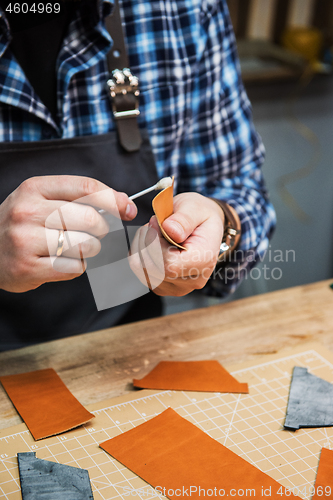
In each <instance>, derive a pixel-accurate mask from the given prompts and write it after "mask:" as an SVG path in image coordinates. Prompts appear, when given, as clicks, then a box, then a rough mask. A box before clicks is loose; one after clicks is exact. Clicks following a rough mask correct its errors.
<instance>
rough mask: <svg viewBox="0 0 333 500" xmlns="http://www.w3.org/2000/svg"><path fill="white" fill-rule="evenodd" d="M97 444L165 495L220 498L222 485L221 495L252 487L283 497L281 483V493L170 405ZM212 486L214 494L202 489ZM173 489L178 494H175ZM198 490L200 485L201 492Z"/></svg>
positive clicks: (257, 495)
mask: <svg viewBox="0 0 333 500" xmlns="http://www.w3.org/2000/svg"><path fill="white" fill-rule="evenodd" d="M100 446H101V448H103V450H105V451H107V452H108V453H109V454H110V455H112V456H113V457H114V458H116V459H117V460H118V461H119V462H121V463H122V464H123V465H125V466H126V467H128V468H129V469H131V470H132V471H133V472H134V473H135V474H137V475H139V476H140V477H141V478H142V479H144V480H145V481H147V482H148V483H149V484H151V485H152V486H153V487H154V488H156V487H158V488H159V491H161V490H160V488H161V489H163V488H165V495H166V496H167V497H169V498H179V497H180V498H185V497H186V496H189V497H191V498H192V499H196V498H198V499H201V500H202V498H203V497H205V498H206V497H207V496H211V497H212V498H220V497H222V496H223V495H219V490H222V489H223V490H225V495H224V496H225V497H227V496H229V498H230V497H233V498H241V497H242V498H245V492H246V490H249V489H253V488H254V489H255V495H253V494H252V497H254V496H255V498H268V497H269V498H270V500H281V498H284V499H285V498H287V496H286V495H284V489H283V491H282V493H283V494H282V495H280V494H278V493H277V492H278V490H279V489H280V488H281V485H280V484H279V483H278V482H277V481H275V480H274V479H272V478H270V477H269V476H267V474H265V473H264V472H261V471H260V470H259V469H257V468H256V467H254V466H253V465H251V464H250V463H248V462H246V461H245V460H244V459H243V458H241V457H239V456H238V455H236V454H235V453H234V452H232V451H231V450H229V449H228V448H226V447H225V446H223V445H222V444H220V443H219V442H218V441H215V440H214V439H212V438H211V437H210V436H208V435H207V434H206V433H205V432H203V431H202V430H200V429H199V428H198V427H196V426H195V425H193V424H192V423H190V422H188V421H187V420H186V419H185V418H183V417H181V416H179V415H178V414H177V413H176V412H175V411H174V410H172V409H171V408H168V409H167V410H165V411H164V412H163V413H161V414H159V415H158V416H157V417H154V418H152V419H151V420H149V421H148V422H145V423H144V424H141V425H138V426H137V427H135V428H134V429H131V430H129V431H127V432H125V433H124V434H120V435H119V436H116V437H114V438H113V439H109V440H108V441H105V442H104V443H102V444H100ZM191 486H192V488H193V487H195V486H196V487H197V489H198V490H197V491H196V492H193V491H192V494H191V495H189V492H190V487H191ZM199 487H200V488H201V492H200V491H199ZM183 488H184V489H187V492H188V493H187V495H186V494H184V493H183V491H184V490H183ZM214 488H216V494H215V496H214V495H212V494H210V495H209V494H207V491H208V490H212V489H213V490H214ZM262 489H264V490H266V491H267V493H268V490H269V489H270V494H269V495H266V496H263V495H262ZM171 490H173V492H174V494H172V491H171ZM176 490H178V491H176ZM179 490H180V492H181V493H182V494H180V495H179V494H177V493H179ZM202 490H205V492H206V494H205V496H204V494H203V492H202ZM231 490H233V491H231ZM239 490H243V496H242V495H241V494H240V495H237V494H236V495H235V494H234V491H236V492H238V491H239ZM281 490H282V488H281V489H280V492H281ZM162 493H163V491H162ZM199 493H201V494H199ZM248 496H250V493H248ZM288 498H289V496H288ZM293 498H300V497H296V496H293Z"/></svg>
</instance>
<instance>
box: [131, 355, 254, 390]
mask: <svg viewBox="0 0 333 500" xmlns="http://www.w3.org/2000/svg"><path fill="white" fill-rule="evenodd" d="M133 385H134V387H138V388H140V389H165V390H173V391H203V392H235V393H243V394H248V392H249V388H248V385H247V384H245V383H240V382H238V381H237V380H236V379H235V378H234V377H233V376H232V375H230V373H229V372H228V371H227V370H226V369H225V368H223V366H221V365H220V363H219V362H218V361H216V360H208V361H161V362H160V363H158V365H157V366H155V368H153V370H152V371H151V372H149V373H148V375H146V376H145V377H144V378H142V379H141V380H137V379H134V380H133Z"/></svg>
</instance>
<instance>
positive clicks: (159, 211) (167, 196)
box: [153, 179, 187, 250]
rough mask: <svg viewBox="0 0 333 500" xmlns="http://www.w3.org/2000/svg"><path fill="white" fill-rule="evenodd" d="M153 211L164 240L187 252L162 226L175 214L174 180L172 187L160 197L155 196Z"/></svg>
mask: <svg viewBox="0 0 333 500" xmlns="http://www.w3.org/2000/svg"><path fill="white" fill-rule="evenodd" d="M153 210H154V213H155V215H156V219H157V222H158V225H159V227H160V230H161V233H162V234H163V236H164V238H165V239H166V240H167V241H168V242H169V243H171V245H174V246H176V247H178V248H180V249H181V250H187V248H185V247H183V246H182V245H179V243H176V242H175V241H174V240H173V239H172V238H170V236H169V235H168V234H167V233H166V232H165V231H164V229H163V227H162V224H163V222H164V221H165V219H167V218H168V217H170V215H172V214H173V179H172V186H169V187H167V188H165V189H163V191H161V192H160V193H158V195H156V196H155V198H154V199H153Z"/></svg>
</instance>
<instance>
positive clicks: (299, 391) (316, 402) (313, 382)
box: [284, 366, 333, 430]
mask: <svg viewBox="0 0 333 500" xmlns="http://www.w3.org/2000/svg"><path fill="white" fill-rule="evenodd" d="M330 426H333V384H330V383H329V382H327V381H326V380H323V379H321V378H319V377H316V376H315V375H312V374H311V373H308V370H307V368H303V367H300V366H295V368H294V370H293V375H292V379H291V384H290V390H289V399H288V406H287V413H286V419H285V422H284V428H285V429H290V430H297V429H300V428H307V427H330Z"/></svg>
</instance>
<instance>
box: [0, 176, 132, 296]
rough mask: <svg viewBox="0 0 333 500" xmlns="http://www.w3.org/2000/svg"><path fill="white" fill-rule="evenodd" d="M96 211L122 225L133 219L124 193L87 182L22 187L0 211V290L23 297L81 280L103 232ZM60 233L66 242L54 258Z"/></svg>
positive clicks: (71, 179) (67, 179) (39, 181)
mask: <svg viewBox="0 0 333 500" xmlns="http://www.w3.org/2000/svg"><path fill="white" fill-rule="evenodd" d="M69 202H70V203H69ZM100 208H101V209H104V210H105V211H106V212H109V213H111V214H113V215H114V216H115V217H120V218H121V219H123V220H127V221H128V220H132V219H133V218H134V217H135V216H136V213H137V209H136V206H135V205H134V203H133V202H132V201H131V200H129V198H128V196H127V195H126V194H125V193H119V192H117V191H114V190H113V189H111V188H109V187H108V186H106V185H105V184H103V183H101V182H99V181H97V180H95V179H90V178H88V177H78V176H67V175H63V176H44V177H32V178H30V179H28V180H26V181H24V182H23V183H22V184H21V185H20V186H19V187H18V188H17V189H16V190H15V191H14V192H13V193H11V194H10V195H9V196H8V198H6V200H5V201H4V202H3V203H2V204H1V205H0V288H1V289H3V290H7V291H10V292H25V291H27V290H33V289H35V288H37V287H38V286H40V285H41V284H43V283H46V282H50V281H64V280H70V279H73V278H75V277H77V276H79V275H81V274H82V273H83V272H84V271H85V262H84V259H85V258H87V257H93V256H94V255H97V254H98V252H99V251H100V248H101V243H100V239H101V238H102V237H103V236H105V234H107V233H108V230H109V227H108V224H107V222H106V220H105V218H104V217H102V216H101V215H100V214H99V213H98V209H100ZM64 226H65V227H64ZM61 229H64V230H65V231H66V232H65V235H66V238H65V241H64V248H63V253H62V255H61V257H57V258H56V257H55V255H56V250H57V246H58V238H59V230H61ZM50 256H51V258H50ZM55 259H56V262H55ZM53 263H55V264H56V265H55V266H54V267H53V265H52V264H53Z"/></svg>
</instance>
